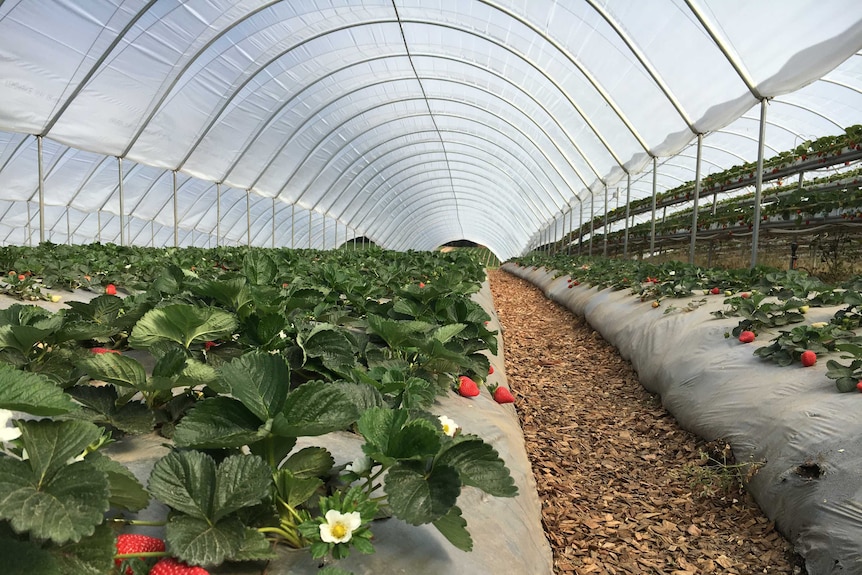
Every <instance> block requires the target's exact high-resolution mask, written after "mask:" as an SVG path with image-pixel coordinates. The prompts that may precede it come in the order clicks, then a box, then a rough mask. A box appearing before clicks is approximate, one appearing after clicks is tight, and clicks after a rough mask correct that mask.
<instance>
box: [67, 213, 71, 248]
mask: <svg viewBox="0 0 862 575" xmlns="http://www.w3.org/2000/svg"><path fill="white" fill-rule="evenodd" d="M66 245H69V246H71V245H72V222H71V221H70V220H69V206H68V205H66Z"/></svg>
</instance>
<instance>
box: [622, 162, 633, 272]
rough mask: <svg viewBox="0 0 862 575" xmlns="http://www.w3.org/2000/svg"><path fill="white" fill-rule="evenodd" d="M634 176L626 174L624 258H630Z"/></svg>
mask: <svg viewBox="0 0 862 575" xmlns="http://www.w3.org/2000/svg"><path fill="white" fill-rule="evenodd" d="M631 200H632V175H631V174H630V173H628V172H626V231H625V232H624V234H625V235H623V257H624V258H628V257H629V220H630V219H631V214H632V210H631Z"/></svg>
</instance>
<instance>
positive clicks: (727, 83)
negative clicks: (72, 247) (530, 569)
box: [0, 0, 862, 259]
mask: <svg viewBox="0 0 862 575" xmlns="http://www.w3.org/2000/svg"><path fill="white" fill-rule="evenodd" d="M860 48H862V7H860V6H859V4H858V3H857V2H854V1H853V0H843V1H833V2H828V3H816V2H812V1H803V0H792V1H789V2H787V1H782V2H757V3H751V2H705V1H698V0H687V1H664V2H638V1H634V0H631V1H613V2H598V1H594V0H585V1H578V2H575V1H549V0H542V1H535V2H529V3H526V2H514V1H495V0H471V1H451V2H434V3H428V2H420V1H418V0H415V1H401V0H394V1H382V0H380V1H371V0H368V1H365V0H363V1H328V2H311V1H291V2H286V1H281V2H278V1H277V2H233V1H232V2H218V1H210V2H197V1H189V2H169V1H161V0H151V1H145V0H130V1H104V2H85V3H80V2H73V1H59V0H56V1H39V2H31V1H14V0H7V1H6V2H3V3H2V5H0V55H2V58H0V77H2V78H3V81H2V84H0V103H2V106H0V130H2V133H0V190H2V191H0V203H2V206H0V214H2V216H0V227H2V231H0V237H2V241H3V242H4V243H6V244H35V243H37V242H39V241H43V240H46V241H51V242H54V243H66V242H69V243H89V242H114V243H118V244H134V245H155V246H165V245H168V246H169V245H178V246H186V245H196V246H215V245H231V244H241V245H244V244H248V245H256V246H288V247H316V248H331V247H335V246H337V245H340V244H341V243H343V242H345V241H347V240H349V239H351V238H355V237H360V236H361V237H367V238H370V239H371V240H373V241H374V242H376V243H377V244H379V245H380V246H383V247H385V248H390V249H394V250H407V249H420V250H421V249H432V248H435V247H437V246H440V245H443V244H445V243H447V242H449V241H453V240H459V239H467V240H471V241H474V242H476V243H478V244H482V245H485V246H487V247H488V248H489V249H491V250H492V251H493V252H494V253H495V254H496V255H497V256H498V257H500V258H501V259H506V258H508V257H510V256H513V255H517V254H521V253H525V252H526V251H529V250H530V249H532V248H535V247H537V246H539V245H542V244H543V243H546V242H547V241H549V240H552V239H554V240H555V239H558V238H561V237H563V236H564V235H565V234H566V233H567V232H570V231H571V229H572V225H573V220H576V219H578V217H581V219H583V214H584V213H586V214H602V213H604V212H605V211H606V207H607V206H608V203H607V202H605V200H604V198H605V192H606V191H609V192H610V197H611V200H610V201H611V204H613V203H614V202H619V201H620V198H623V201H625V199H628V200H629V201H634V200H636V199H638V198H641V197H645V196H649V195H650V194H652V193H653V190H654V189H655V188H658V190H660V191H661V190H664V189H668V188H672V187H674V186H675V185H677V184H678V183H679V182H682V181H690V180H693V179H694V178H695V173H696V172H698V166H700V167H699V172H698V173H700V174H702V175H708V174H710V173H712V172H718V171H721V170H724V169H726V168H728V167H730V166H733V165H736V164H739V163H740V162H741V161H743V160H744V161H753V160H754V159H755V158H756V157H757V155H758V149H759V148H760V147H761V146H762V148H761V149H762V150H764V151H765V153H766V154H769V153H770V152H773V151H780V150H785V149H788V148H791V147H793V146H794V144H796V143H798V142H800V141H803V140H806V139H810V138H813V137H820V136H824V135H829V134H837V133H841V132H842V131H843V129H844V128H845V127H847V126H849V125H852V124H854V123H856V122H857V121H858V119H859V114H858V110H859V109H860V108H862V105H860V99H862V95H860V87H862V74H860V55H859V50H860ZM761 134H762V136H761ZM698 142H700V145H701V149H700V153H698V152H697V145H698ZM697 158H700V160H699V163H698V161H696V159H697ZM654 180H655V182H654ZM626 221H627V222H628V219H627V220H626Z"/></svg>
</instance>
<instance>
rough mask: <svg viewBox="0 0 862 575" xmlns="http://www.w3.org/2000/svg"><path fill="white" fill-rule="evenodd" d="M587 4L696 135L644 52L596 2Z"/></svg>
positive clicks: (692, 123)
mask: <svg viewBox="0 0 862 575" xmlns="http://www.w3.org/2000/svg"><path fill="white" fill-rule="evenodd" d="M586 2H587V4H589V5H590V7H591V8H592V9H593V10H595V11H596V13H598V14H599V16H601V17H602V18H603V19H604V21H605V22H607V23H608V25H609V26H610V27H611V29H613V31H614V32H616V34H617V36H619V38H620V40H622V41H623V43H625V45H626V47H627V48H628V49H629V51H630V52H631V53H632V54H633V55H634V57H635V58H637V60H638V62H640V65H641V66H642V67H643V69H644V70H646V72H647V74H649V75H650V77H651V78H652V80H653V82H655V83H656V85H657V86H658V87H659V89H660V90H661V91H662V93H663V94H664V96H665V98H667V99H668V101H669V102H670V103H671V105H672V106H673V107H674V109H676V111H677V113H678V114H679V116H680V118H682V120H683V121H684V122H685V124H686V126H688V129H689V130H691V133H692V134H694V135H696V134H697V129H696V128H695V127H694V122H692V120H691V118H690V117H689V115H688V113H687V112H686V111H685V110H683V107H682V103H680V101H679V100H678V99H677V97H676V96H675V95H674V94H673V91H671V89H670V87H669V86H668V85H667V84H665V81H664V80H663V79H662V77H661V74H659V73H658V71H656V69H655V68H653V65H652V63H650V61H649V60H648V59H647V57H646V56H645V55H644V54H643V52H641V50H640V48H638V47H637V45H635V43H634V42H633V41H632V40H631V38H629V35H628V34H626V32H625V31H624V30H623V29H622V28H621V27H620V26H619V25H618V23H617V22H616V20H614V19H613V18H611V15H610V14H608V12H607V11H606V10H605V9H604V8H602V7H601V6H598V5H597V4H596V2H595V0H586Z"/></svg>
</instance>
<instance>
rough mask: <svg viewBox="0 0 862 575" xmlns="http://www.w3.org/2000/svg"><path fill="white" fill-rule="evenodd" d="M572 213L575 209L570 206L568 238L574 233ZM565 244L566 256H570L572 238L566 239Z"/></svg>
mask: <svg viewBox="0 0 862 575" xmlns="http://www.w3.org/2000/svg"><path fill="white" fill-rule="evenodd" d="M574 211H575V209H574V208H573V207H572V206H571V205H569V235H570V236H572V235H573V232H574V231H575V228H574V221H573V220H574ZM566 242H567V243H566V255H567V256H570V255H572V238H571V237H569V238H567V239H566Z"/></svg>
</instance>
